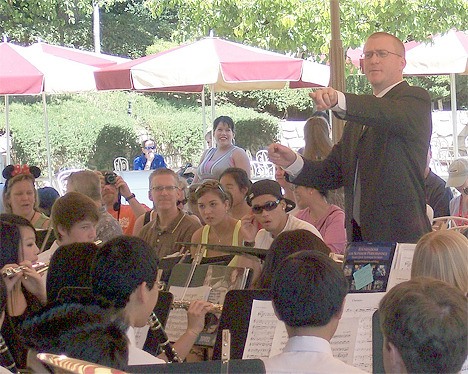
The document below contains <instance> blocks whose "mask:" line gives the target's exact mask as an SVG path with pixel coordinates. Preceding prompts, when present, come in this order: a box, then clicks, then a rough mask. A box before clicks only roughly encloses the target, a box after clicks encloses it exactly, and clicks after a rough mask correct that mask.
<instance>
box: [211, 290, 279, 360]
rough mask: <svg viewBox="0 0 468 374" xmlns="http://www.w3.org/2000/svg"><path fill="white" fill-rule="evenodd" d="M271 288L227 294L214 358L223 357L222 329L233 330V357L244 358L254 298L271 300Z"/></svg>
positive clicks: (214, 349)
mask: <svg viewBox="0 0 468 374" xmlns="http://www.w3.org/2000/svg"><path fill="white" fill-rule="evenodd" d="M271 299H272V292H271V290H231V291H229V292H228V293H227V294H226V298H225V299H224V304H223V312H222V313H221V318H220V320H219V328H218V334H217V336H216V342H215V345H214V348H213V360H220V359H221V344H222V331H223V330H224V329H228V330H229V331H230V332H231V358H233V359H242V355H243V354H244V346H245V340H246V339H247V332H248V331H249V322H250V312H251V310H252V303H253V301H254V300H271Z"/></svg>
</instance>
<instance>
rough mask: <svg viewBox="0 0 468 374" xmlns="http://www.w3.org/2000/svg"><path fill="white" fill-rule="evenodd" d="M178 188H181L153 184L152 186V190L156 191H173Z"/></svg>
mask: <svg viewBox="0 0 468 374" xmlns="http://www.w3.org/2000/svg"><path fill="white" fill-rule="evenodd" d="M178 189H179V187H178V186H153V187H151V190H152V191H156V192H163V191H167V192H171V191H174V190H178Z"/></svg>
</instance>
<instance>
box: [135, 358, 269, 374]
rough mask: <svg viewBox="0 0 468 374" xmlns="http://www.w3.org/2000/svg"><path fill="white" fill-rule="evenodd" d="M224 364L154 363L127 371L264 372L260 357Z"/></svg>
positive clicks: (207, 362) (240, 373)
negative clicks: (225, 368)
mask: <svg viewBox="0 0 468 374" xmlns="http://www.w3.org/2000/svg"><path fill="white" fill-rule="evenodd" d="M225 365H226V364H223V363H222V361H219V360H218V361H201V362H186V363H182V364H179V363H172V364H162V365H161V364H159V365H158V364H155V365H130V366H128V368H127V371H128V372H129V373H216V374H219V373H233V374H234V373H235V374H237V373H239V374H244V373H250V374H257V373H258V374H262V373H265V364H264V363H263V361H262V360H260V359H251V360H230V361H228V364H227V365H228V366H227V370H226V371H224V370H223V369H224V367H223V366H225Z"/></svg>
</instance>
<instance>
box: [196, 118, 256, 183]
mask: <svg viewBox="0 0 468 374" xmlns="http://www.w3.org/2000/svg"><path fill="white" fill-rule="evenodd" d="M213 133H214V141H215V142H216V146H215V147H213V148H209V149H207V150H206V151H205V152H203V155H202V157H201V160H200V165H199V166H198V169H197V172H196V174H195V178H194V180H193V182H194V183H199V182H203V181H204V180H205V179H219V177H220V175H221V173H222V172H223V171H224V170H225V169H227V168H229V167H239V168H241V169H244V170H245V172H246V173H247V175H249V177H250V161H249V158H248V157H247V153H246V152H245V151H244V150H243V149H242V148H239V147H237V146H235V145H234V136H235V130H234V121H233V120H232V118H231V117H228V116H221V117H218V118H216V119H215V120H214V122H213Z"/></svg>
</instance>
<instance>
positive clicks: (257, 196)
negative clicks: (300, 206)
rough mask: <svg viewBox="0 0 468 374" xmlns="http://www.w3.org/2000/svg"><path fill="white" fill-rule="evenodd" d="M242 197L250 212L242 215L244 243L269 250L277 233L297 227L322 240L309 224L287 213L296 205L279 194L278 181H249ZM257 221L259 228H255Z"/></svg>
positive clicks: (296, 228)
mask: <svg viewBox="0 0 468 374" xmlns="http://www.w3.org/2000/svg"><path fill="white" fill-rule="evenodd" d="M246 200H247V204H249V205H250V207H251V213H250V214H248V215H245V216H244V217H242V229H241V230H242V234H243V236H244V246H250V247H255V248H263V249H269V248H270V245H271V243H273V240H274V239H275V238H276V237H277V236H278V235H279V234H280V233H282V232H284V231H291V230H298V229H304V230H307V231H310V232H312V233H313V234H315V235H317V236H318V237H319V238H320V239H322V235H321V234H320V232H319V231H318V230H317V229H316V228H315V227H314V226H313V225H312V224H310V223H308V222H305V221H303V220H300V219H299V218H296V217H294V216H292V215H289V214H288V212H289V211H290V210H292V209H294V207H295V206H296V204H295V203H294V202H293V201H291V200H289V199H287V198H285V197H284V196H283V193H282V192H281V186H280V185H279V183H278V182H276V181H274V180H270V179H264V180H260V181H257V182H255V183H253V184H252V186H251V187H250V189H249V192H248V193H247V197H246ZM258 224H260V225H261V227H263V228H262V229H260V230H259V229H258Z"/></svg>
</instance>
